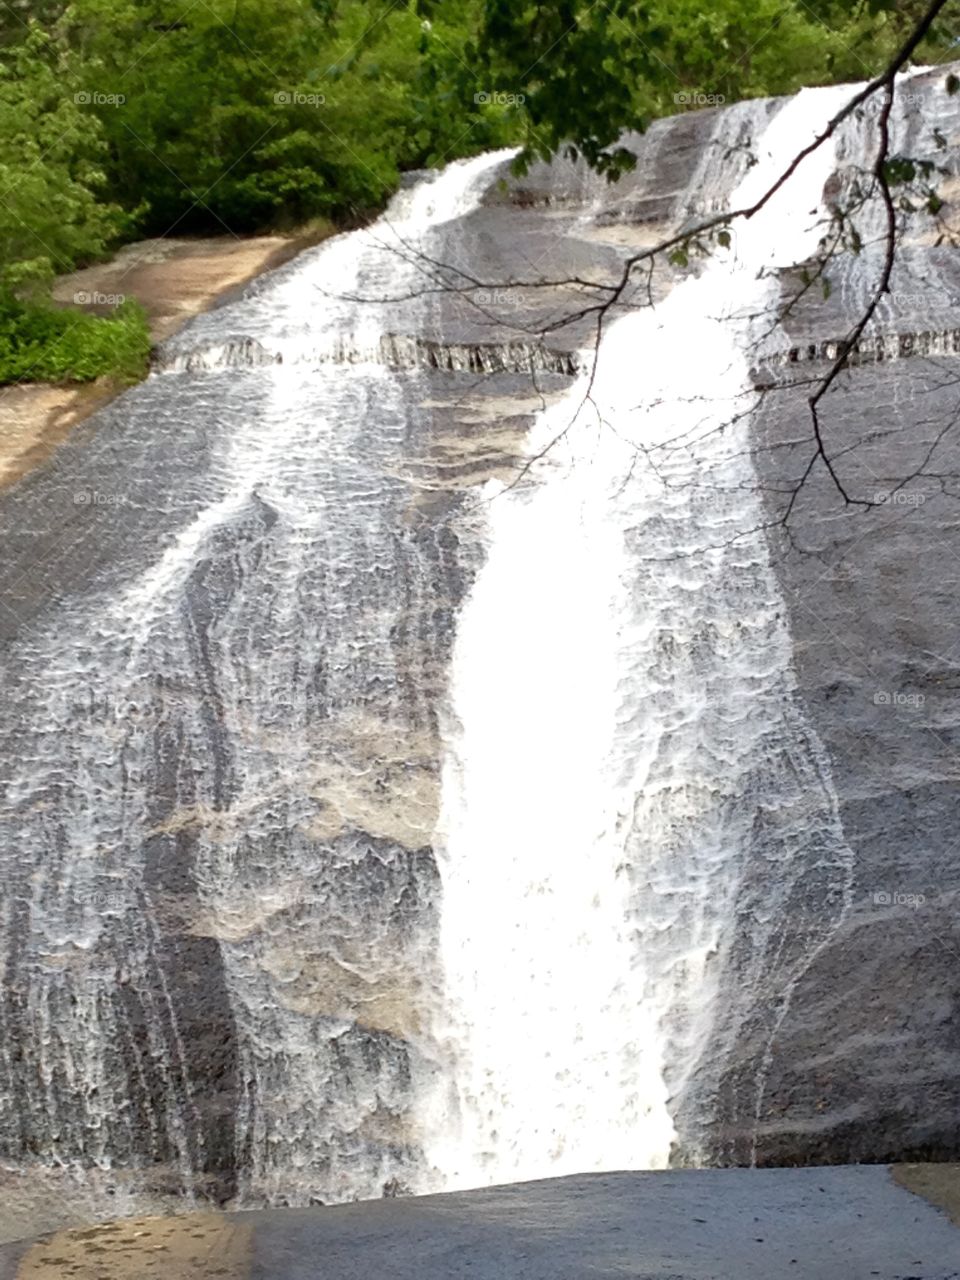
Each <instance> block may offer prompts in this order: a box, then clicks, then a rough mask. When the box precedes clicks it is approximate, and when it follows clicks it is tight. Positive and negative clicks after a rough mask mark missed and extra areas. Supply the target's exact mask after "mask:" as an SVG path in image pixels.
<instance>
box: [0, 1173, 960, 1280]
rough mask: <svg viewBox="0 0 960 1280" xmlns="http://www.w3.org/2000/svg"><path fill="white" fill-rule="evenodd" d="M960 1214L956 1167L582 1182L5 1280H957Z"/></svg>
mask: <svg viewBox="0 0 960 1280" xmlns="http://www.w3.org/2000/svg"><path fill="white" fill-rule="evenodd" d="M908 1188H909V1189H908ZM958 1204H960V1166H957V1165H935V1166H934V1165H912V1166H895V1167H894V1168H892V1169H891V1168H887V1167H885V1166H883V1165H847V1166H842V1165H835V1166H832V1167H829V1168H803V1169H695V1170H682V1171H680V1170H677V1171H666V1172H662V1173H612V1174H589V1175H585V1176H577V1177H572V1178H556V1179H550V1180H548V1181H545V1182H528V1183H518V1184H514V1185H511V1186H504V1187H492V1188H489V1189H488V1190H483V1191H467V1192H459V1193H455V1194H451V1195H439V1196H420V1197H414V1198H411V1199H396V1200H374V1201H368V1202H366V1203H360V1204H352V1205H339V1206H335V1207H332V1208H321V1209H302V1210H296V1209H294V1210H284V1209H277V1210H265V1211H256V1212H248V1213H218V1212H206V1213H188V1214H184V1215H183V1216H181V1217H177V1218H138V1219H130V1220H128V1221H125V1222H122V1223H113V1224H107V1225H102V1226H94V1227H85V1228H82V1229H79V1230H77V1229H74V1230H62V1231H58V1232H56V1233H54V1234H52V1235H49V1236H47V1237H45V1238H44V1239H42V1240H39V1241H36V1242H34V1243H29V1242H23V1243H21V1244H18V1245H9V1246H6V1247H0V1280H55V1278H56V1280H61V1278H62V1280H150V1277H154V1276H156V1277H157V1278H158V1280H159V1278H160V1277H163V1280H213V1278H214V1277H218V1278H219V1280H370V1278H371V1277H378V1278H379V1277H384V1278H385V1280H458V1278H459V1280H466V1278H467V1277H469V1280H625V1278H626V1277H630V1278H631V1280H779V1278H780V1277H785V1278H787V1280H874V1278H876V1280H958V1277H960V1230H958V1229H957V1227H956V1226H955V1225H953V1224H952V1222H951V1218H950V1216H949V1214H948V1213H947V1212H944V1209H945V1208H951V1210H952V1212H953V1213H955V1212H956V1210H957V1207H958Z"/></svg>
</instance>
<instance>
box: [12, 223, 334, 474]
mask: <svg viewBox="0 0 960 1280" xmlns="http://www.w3.org/2000/svg"><path fill="white" fill-rule="evenodd" d="M324 234H325V232H324V231H323V230H319V231H316V230H314V231H310V232H303V233H299V234H295V235H292V236H280V235H274V236H254V237H248V238H245V239H237V238H236V237H234V236H217V237H211V238H208V239H192V240H173V239H164V240H141V241H139V242H138V243H136V244H131V245H127V246H125V248H123V249H121V250H120V252H119V253H118V254H117V256H116V257H115V258H113V259H112V260H111V261H110V262H104V263H100V264H98V265H97V266H95V267H87V268H85V269H84V270H83V271H74V272H72V273H71V274H70V275H67V276H61V277H60V278H59V279H58V280H57V282H56V284H55V285H54V289H53V296H54V299H55V300H56V301H57V302H60V303H64V304H68V305H73V306H78V307H82V308H83V309H84V310H87V311H92V312H95V313H97V314H100V315H109V314H110V312H111V310H112V308H113V307H114V306H116V305H117V304H118V302H119V301H122V299H123V298H136V299H137V300H138V301H139V302H140V303H141V305H142V306H143V307H144V308H145V309H146V312H147V316H148V317H149V320H150V332H151V334H152V336H153V340H154V342H162V341H163V340H164V339H166V338H169V337H170V335H171V334H173V333H175V332H176V331H177V330H178V329H179V328H180V327H181V325H183V324H185V323H186V321H187V320H189V319H190V318H191V317H192V316H195V315H197V314H199V312H201V311H209V310H210V309H211V308H212V307H214V306H216V305H217V304H220V303H223V302H225V301H228V300H229V299H230V298H231V297H233V296H234V295H235V294H236V293H237V292H238V291H239V290H240V289H241V288H242V286H243V285H245V284H246V283H247V282H248V281H249V280H252V279H253V278H254V277H255V276H258V275H261V274H262V273H263V272H264V271H270V270H272V269H273V268H274V267H278V266H280V265H281V264H282V263H284V262H286V261H288V260H289V259H290V258H292V257H293V256H294V254H296V253H299V252H300V250H301V249H305V248H308V247H309V246H310V245H311V244H316V243H317V242H318V241H319V240H321V239H323V237H324ZM116 394H118V392H117V388H116V387H115V386H112V385H110V384H108V383H107V382H105V381H103V382H99V383H92V384H89V385H86V386H78V387H56V386H50V385H48V384H45V383H23V384H20V385H16V386H10V387H2V388H0V488H4V487H6V486H8V485H11V484H15V483H16V481H17V480H19V479H20V478H21V477H22V476H23V475H25V474H26V473H27V472H28V471H29V470H31V469H32V468H33V467H35V466H36V465H37V464H38V463H40V462H42V461H43V459H44V458H46V457H47V456H48V455H49V454H50V453H51V452H52V451H53V449H54V448H55V447H56V446H57V444H59V442H60V441H61V440H62V439H63V438H64V436H66V435H67V433H68V432H69V431H70V430H71V428H72V427H74V426H75V425H76V424H77V423H78V422H80V421H82V420H83V419H84V418H86V417H88V416H89V414H91V413H93V412H94V411H95V410H96V409H99V408H100V406H101V405H103V404H105V403H106V402H107V401H108V400H110V399H112V398H113V397H114V396H115V395H116Z"/></svg>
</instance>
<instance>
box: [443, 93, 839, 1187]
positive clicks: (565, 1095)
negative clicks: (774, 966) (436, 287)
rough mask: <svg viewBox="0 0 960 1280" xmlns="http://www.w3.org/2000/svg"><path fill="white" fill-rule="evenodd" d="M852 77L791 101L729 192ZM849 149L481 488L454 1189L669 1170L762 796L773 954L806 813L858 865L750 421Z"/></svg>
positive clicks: (464, 669) (455, 892) (784, 158)
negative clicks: (793, 625) (787, 598)
mask: <svg viewBox="0 0 960 1280" xmlns="http://www.w3.org/2000/svg"><path fill="white" fill-rule="evenodd" d="M849 92H850V90H849V89H843V90H819V91H815V92H809V93H808V92H805V93H801V94H800V95H799V96H798V97H797V98H795V99H793V100H792V101H791V102H789V103H788V104H787V105H785V106H784V107H783V108H782V109H781V110H780V111H779V113H778V114H777V115H776V116H775V117H774V119H773V121H772V123H770V125H769V126H768V127H767V128H766V131H765V132H764V133H763V134H762V136H761V138H760V140H759V144H758V155H757V163H756V164H755V165H754V166H753V167H751V168H749V169H748V170H747V172H746V174H745V176H744V177H743V179H742V181H741V182H740V184H739V186H738V188H737V189H736V190H735V192H734V193H733V195H732V196H731V202H732V205H733V206H734V207H736V206H738V205H743V204H748V203H750V202H751V201H752V200H754V199H756V198H757V197H758V196H759V195H760V194H761V193H762V192H763V191H764V190H765V189H766V188H767V187H768V186H769V185H770V184H771V182H772V181H773V180H774V179H775V178H776V177H777V176H778V175H779V173H780V172H781V170H782V169H783V168H785V167H786V165H787V164H788V163H789V161H790V160H791V159H792V158H793V156H794V155H795V154H796V152H797V151H798V150H799V149H800V148H801V147H803V146H804V145H805V144H806V143H807V142H808V141H810V139H811V138H812V136H813V132H814V129H815V128H816V127H818V126H821V125H822V124H823V123H824V122H825V121H826V120H827V119H829V117H830V116H831V114H832V113H833V112H834V111H835V110H836V109H837V107H838V106H839V105H840V103H841V102H842V101H843V100H844V98H845V95H847V94H849ZM749 109H750V108H745V110H749ZM726 125H727V126H729V121H727V122H726ZM718 141H719V140H718ZM718 149H719V148H718ZM833 164H834V155H833V151H832V148H831V147H830V146H824V147H822V148H821V149H820V151H819V152H817V153H815V154H814V156H812V157H811V158H810V159H808V160H807V161H806V162H805V163H804V164H803V165H802V166H801V167H800V169H799V170H798V172H797V173H796V174H795V175H794V177H793V178H792V180H791V181H790V182H789V183H788V184H787V185H786V186H785V187H784V189H783V190H782V191H781V192H780V193H779V194H778V195H777V197H776V198H775V199H774V200H773V201H771V203H770V204H769V206H768V207H767V208H766V209H765V210H764V211H763V212H762V214H760V215H758V216H757V217H756V218H754V219H753V220H752V221H751V222H750V224H749V225H747V226H739V227H736V228H735V229H734V234H735V242H734V244H733V246H731V248H730V249H728V250H726V251H723V250H721V251H720V252H719V253H718V255H717V256H716V257H715V258H714V259H713V260H712V261H711V263H710V264H709V266H708V267H707V268H706V270H705V271H704V272H703V273H702V274H701V275H699V276H698V277H696V278H690V279H688V280H686V281H685V282H684V283H682V284H680V285H679V286H678V287H676V288H675V289H674V290H673V291H672V292H671V293H670V294H669V296H668V297H667V298H666V300H665V301H663V302H662V303H660V304H658V305H657V306H656V307H653V308H645V309H642V310H637V311H636V312H635V313H633V314H630V315H628V316H626V317H624V318H622V319H620V320H619V321H618V322H617V323H616V324H615V325H614V326H613V327H611V329H610V330H609V332H608V333H607V334H606V336H605V338H604V339H603V342H602V344H601V347H600V350H599V353H598V357H597V365H596V370H595V373H594V376H593V381H592V385H591V387H590V396H589V399H585V396H586V391H587V382H586V377H587V375H585V376H584V379H583V380H581V382H580V383H579V384H578V385H576V386H574V387H573V388H572V390H571V391H570V393H569V395H568V397H567V398H566V399H565V400H564V401H563V402H562V403H560V404H558V405H556V406H554V407H553V408H551V409H550V410H548V411H547V412H546V413H544V414H543V416H542V417H541V419H540V421H539V423H538V425H537V428H536V430H535V432H534V436H533V439H532V441H531V450H532V451H533V452H538V451H539V450H541V449H542V448H543V446H544V445H545V444H547V443H548V442H550V441H551V440H554V439H555V438H557V437H561V438H559V439H558V440H557V443H556V444H555V446H554V447H553V448H552V449H551V450H550V452H549V454H548V459H547V463H546V465H545V466H544V467H543V468H542V469H541V475H540V478H539V480H538V482H537V483H535V484H534V485H532V486H524V487H518V488H514V489H510V490H506V491H504V492H502V493H500V494H499V496H495V494H494V493H493V492H492V491H491V492H490V493H488V495H487V496H488V497H489V498H492V499H493V500H492V501H490V503H489V507H488V510H489V539H490V551H489V557H488V559H487V562H486V564H485V566H484V568H483V570H482V572H481V574H480V576H479V579H478V581H477V582H476V585H475V587H474V590H473V592H472V594H471V596H470V598H469V600H468V602H467V604H466V607H465V608H464V610H463V613H462V615H461V618H460V625H459V630H458V637H457V643H456V649H455V654H454V663H453V671H452V678H451V685H450V707H449V724H448V733H449V753H448V757H447V761H446V767H445V772H444V805H443V815H442V840H441V846H442V861H441V869H442V879H443V909H442V956H443V964H444V972H445V975H446V990H447V1015H446V1018H445V1019H444V1020H443V1021H442V1022H441V1024H440V1025H439V1026H438V1036H439V1039H440V1040H441V1042H442V1043H443V1044H444V1045H445V1046H446V1051H447V1053H448V1055H449V1057H450V1060H451V1062H452V1066H451V1068H450V1071H451V1074H452V1076H453V1078H454V1079H455V1081H456V1086H455V1088H454V1089H453V1090H448V1091H446V1092H442V1094H441V1095H440V1096H435V1097H434V1099H433V1103H432V1105H433V1111H432V1114H431V1116H430V1118H429V1120H428V1121H427V1122H426V1125H425V1127H426V1129H427V1131H428V1132H429V1133H431V1134H432V1135H433V1137H432V1139H431V1140H430V1141H429V1143H428V1148H427V1154H428V1157H429V1160H430V1163H431V1165H432V1167H433V1169H434V1170H435V1171H438V1172H439V1175H440V1183H441V1185H446V1186H450V1187H467V1186H476V1185H483V1184H488V1183H491V1182H497V1181H512V1180H515V1179H526V1178H536V1177H544V1176H554V1175H558V1174H564V1173H573V1172H583V1171H585V1170H609V1169H616V1168H624V1167H632V1168H636V1167H654V1168H655V1167H662V1166H663V1165H665V1164H666V1163H667V1161H668V1159H669V1158H670V1154H671V1147H672V1144H673V1142H674V1140H675V1137H676V1131H675V1126H674V1106H673V1105H672V1104H673V1103H675V1101H676V1099H677V1098H678V1096H679V1095H680V1094H681V1093H682V1092H683V1090H684V1089H685V1087H686V1086H687V1085H688V1083H689V1081H690V1080H691V1078H692V1075H693V1073H694V1071H695V1069H696V1068H697V1065H698V1062H699V1059H700V1056H701V1054H702V1052H703V1048H704V1045H705V1044H706V1041H707V1037H708V1036H709V1035H710V1033H711V1029H712V1027H713V1025H714V1021H715V1019H714V1012H715V995H716V985H717V976H718V973H719V970H720V965H721V961H722V959H723V956H724V954H725V951H726V949H727V947H728V945H729V937H730V931H731V926H732V923H733V920H734V912H735V905H736V899H737V895H738V892H739V891H740V889H741V882H742V876H743V868H744V864H745V861H746V859H747V855H748V853H749V852H750V849H751V842H752V841H754V840H755V833H754V828H755V818H756V815H757V812H758V811H759V810H760V809H761V808H763V809H765V810H769V811H771V812H772V811H779V812H780V814H781V817H782V820H778V821H775V822H774V824H773V825H774V829H775V830H774V835H773V836H772V843H773V845H774V846H775V847H776V848H777V850H778V854H777V857H778V860H779V862H780V864H781V865H780V866H779V867H778V868H777V875H778V877H779V880H778V882H777V883H772V884H771V885H770V894H771V903H772V906H773V907H774V909H773V910H772V911H771V923H770V924H769V928H768V929H767V932H766V933H762V930H761V933H762V936H758V937H757V938H755V939H754V947H753V954H754V956H755V957H756V963H757V964H762V963H763V959H764V956H765V953H766V950H767V944H768V941H769V936H770V935H771V933H772V931H773V930H776V929H777V928H778V927H779V925H778V922H777V920H776V910H775V906H776V901H777V900H779V899H780V898H781V897H783V896H785V895H788V894H789V892H790V886H791V885H792V884H793V883H794V882H795V881H796V879H797V878H798V877H800V876H802V874H804V871H805V870H806V871H809V866H806V867H805V866H804V864H803V856H804V854H803V850H804V848H806V849H807V851H808V852H809V848H810V843H809V841H810V832H811V830H812V829H816V830H818V831H821V832H822V833H824V834H823V835H822V838H821V839H820V841H819V845H820V846H822V847H823V848H825V849H826V850H827V852H826V855H825V865H827V866H828V867H829V874H830V875H831V876H833V878H834V879H836V880H837V881H838V882H839V883H841V884H843V883H847V882H848V879H849V851H848V850H847V849H846V846H845V845H844V844H843V841H842V835H841V833H840V830H839V824H838V823H837V819H836V804H835V797H834V796H833V794H832V789H831V787H830V784H829V777H828V775H827V772H826V767H825V764H824V762H823V757H822V752H820V751H819V749H818V747H817V744H815V743H814V742H813V741H812V738H811V735H810V733H809V731H808V730H807V729H806V727H805V726H804V724H803V723H802V716H801V714H800V712H799V709H798V707H797V704H796V698H795V689H794V679H793V674H792V671H791V666H790V643H789V636H788V634H787V632H786V629H785V624H784V621H783V612H784V611H783V606H782V602H781V600H780V599H779V597H778V592H777V587H776V582H775V579H774V577H773V574H772V572H771V570H770V567H769V563H768V558H767V551H766V546H765V541H764V537H763V534H762V532H761V528H760V527H761V525H762V523H763V515H762V510H761V507H760V503H759V500H758V498H757V496H756V488H755V477H754V473H753V470H752V465H751V463H750V461H749V439H748V434H747V431H748V428H747V415H746V410H747V409H748V408H749V406H750V404H751V384H750V379H749V357H750V352H751V348H752V347H753V346H754V345H755V343H756V342H757V341H759V340H761V338H762V324H763V322H762V321H761V322H758V320H757V319H756V317H758V316H759V317H763V316H766V317H767V320H766V323H767V324H769V314H770V309H771V306H772V304H773V302H774V300H775V298H776V282H775V279H774V276H773V274H772V269H773V268H776V267H781V266H785V265H790V264H792V263H795V262H798V261H802V260H803V259H804V258H806V257H807V256H808V255H809V254H810V253H811V252H812V250H813V249H814V248H815V246H816V242H817V239H818V236H819V234H822V231H818V229H817V221H818V216H819V215H818V209H819V205H820V200H821V193H822V190H823V186H824V182H825V180H826V178H827V177H828V175H829V174H830V172H831V169H832V166H833ZM768 270H770V271H771V274H767V272H768ZM585 363H586V364H587V365H589V363H590V362H589V359H587V360H586V361H585ZM571 424H572V425H571ZM721 428H723V429H722V430H721ZM837 902H838V905H837V910H836V912H834V913H832V914H831V913H830V912H827V913H825V916H824V918H822V919H821V921H820V925H819V927H821V928H822V930H827V931H829V930H832V929H833V928H834V927H835V926H836V923H837V919H838V915H839V913H840V912H842V910H843V902H844V897H843V894H842V893H841V894H840V896H839V898H838V900H837ZM815 945H816V938H814V937H813V936H812V935H809V934H808V935H805V937H804V940H803V947H802V948H801V950H803V952H804V954H807V955H808V954H809V952H810V949H811V948H812V947H813V946H815ZM801 959H802V957H801ZM767 977H768V979H770V978H772V979H773V981H774V982H776V974H768V975H767ZM783 979H784V982H786V980H787V978H786V975H783ZM747 985H749V983H748V984H747ZM745 994H746V992H745Z"/></svg>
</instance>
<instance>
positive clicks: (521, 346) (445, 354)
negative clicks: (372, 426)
mask: <svg viewBox="0 0 960 1280" xmlns="http://www.w3.org/2000/svg"><path fill="white" fill-rule="evenodd" d="M369 363H373V364H380V365H383V366H385V367H386V368H388V369H395V370H405V369H440V370H446V371H449V372H469V373H529V372H536V373H560V374H565V375H567V376H571V377H572V376H573V375H574V374H576V373H577V372H578V371H579V368H580V360H579V356H578V354H577V352H575V351H563V350H558V349H555V348H551V347H547V346H544V345H543V344H542V343H539V342H535V341H534V342H529V341H524V340H518V341H515V342H489V343H487V342H460V343H457V342H454V343H445V342H435V341H432V340H430V339H428V338H418V337H410V336H406V335H398V334H385V335H384V336H383V337H382V338H381V339H380V341H379V342H378V343H377V344H376V345H374V346H372V347H368V348H364V347H363V346H361V345H359V344H358V343H357V342H355V341H354V340H353V339H352V338H351V336H350V335H349V334H348V335H346V336H345V337H344V338H341V339H339V340H338V341H337V342H336V343H335V344H333V345H330V346H327V347H322V346H318V347H316V348H314V349H310V348H300V349H296V350H292V351H290V352H287V353H285V352H283V351H269V350H268V349H267V348H266V347H264V346H263V344H262V343H260V342H258V341H257V340H256V339H255V338H246V337H234V338H228V339H227V340H226V342H224V343H218V344H217V345H215V346H214V345H211V346H206V347H199V348H197V349H195V350H193V351H190V352H171V353H160V354H159V355H158V356H157V357H156V359H155V364H154V368H155V370H156V371H157V372H160V373H194V372H197V371H200V370H204V369H226V368H258V367H260V366H264V365H278V364H299V365H302V364H316V365H324V364H369Z"/></svg>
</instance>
